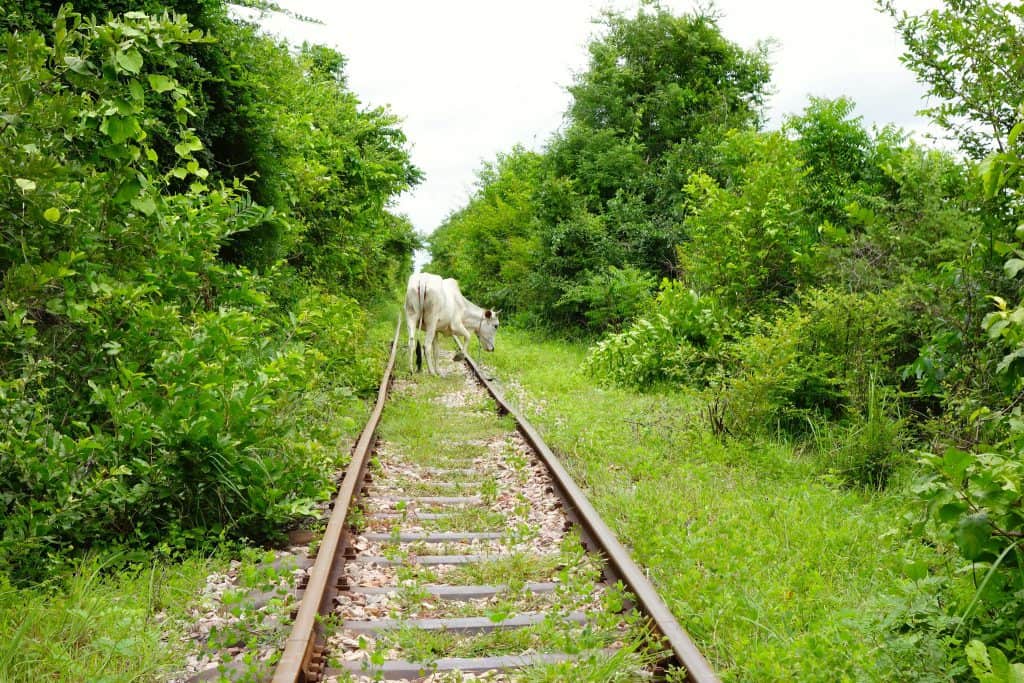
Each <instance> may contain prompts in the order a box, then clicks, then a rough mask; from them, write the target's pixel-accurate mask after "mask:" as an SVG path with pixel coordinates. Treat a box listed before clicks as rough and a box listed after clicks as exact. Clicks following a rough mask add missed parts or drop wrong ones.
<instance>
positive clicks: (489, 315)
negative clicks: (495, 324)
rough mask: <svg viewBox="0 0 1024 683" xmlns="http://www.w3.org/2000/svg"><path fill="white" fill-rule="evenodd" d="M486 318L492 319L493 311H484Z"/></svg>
mask: <svg viewBox="0 0 1024 683" xmlns="http://www.w3.org/2000/svg"><path fill="white" fill-rule="evenodd" d="M484 317H485V318H490V317H491V309H489V308H488V309H487V310H486V311H484Z"/></svg>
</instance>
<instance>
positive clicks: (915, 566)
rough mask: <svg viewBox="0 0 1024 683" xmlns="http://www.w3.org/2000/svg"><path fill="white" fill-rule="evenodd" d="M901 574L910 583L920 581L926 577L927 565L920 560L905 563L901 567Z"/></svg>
mask: <svg viewBox="0 0 1024 683" xmlns="http://www.w3.org/2000/svg"><path fill="white" fill-rule="evenodd" d="M903 573H904V574H906V575H907V578H908V579H910V580H911V581H920V580H921V579H925V578H927V577H928V563H927V562H922V561H920V560H919V561H917V562H907V563H906V564H904V565H903Z"/></svg>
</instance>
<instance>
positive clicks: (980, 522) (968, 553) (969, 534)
mask: <svg viewBox="0 0 1024 683" xmlns="http://www.w3.org/2000/svg"><path fill="white" fill-rule="evenodd" d="M991 537H992V526H991V525H990V524H989V523H988V513H987V512H977V513H975V514H973V515H968V516H967V517H964V518H962V519H961V520H960V523H959V524H957V525H956V529H955V530H954V531H953V540H954V541H956V545H957V547H958V548H960V552H961V554H963V556H964V557H965V558H966V559H968V560H970V561H971V562H974V561H976V560H979V559H981V556H982V553H983V552H984V551H985V546H986V544H987V543H988V540H989V539H990V538H991Z"/></svg>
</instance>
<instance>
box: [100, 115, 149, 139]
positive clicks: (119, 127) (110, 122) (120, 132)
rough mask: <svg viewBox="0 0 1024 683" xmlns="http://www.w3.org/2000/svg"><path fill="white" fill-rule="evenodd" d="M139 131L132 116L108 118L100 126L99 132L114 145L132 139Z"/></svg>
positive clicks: (136, 122)
mask: <svg viewBox="0 0 1024 683" xmlns="http://www.w3.org/2000/svg"><path fill="white" fill-rule="evenodd" d="M140 130H141V129H140V128H139V122H138V121H137V120H136V119H135V117H133V116H108V117H107V118H105V119H103V123H101V124H100V132H102V133H106V134H107V135H109V136H110V140H111V142H114V143H115V144H120V143H122V142H124V141H125V140H129V139H131V138H134V137H135V136H136V135H137V134H138V133H139V132H140Z"/></svg>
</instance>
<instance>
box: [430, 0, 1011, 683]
mask: <svg viewBox="0 0 1024 683" xmlns="http://www.w3.org/2000/svg"><path fill="white" fill-rule="evenodd" d="M896 5H897V3H890V2H880V3H879V8H880V10H881V11H883V12H885V13H888V14H889V15H890V16H891V17H892V18H893V20H894V22H895V24H896V28H897V30H898V31H899V32H900V34H901V35H902V37H903V39H904V41H905V43H906V46H907V50H906V55H905V57H904V61H905V63H906V64H907V65H908V66H909V67H910V68H911V69H912V70H913V71H914V72H915V73H916V74H917V75H918V77H919V79H920V80H921V81H922V83H923V84H924V85H925V87H926V88H927V89H928V91H929V93H930V94H931V95H932V96H933V97H932V99H931V100H930V109H929V110H927V112H928V113H929V114H930V115H931V116H932V118H933V120H934V121H935V123H936V124H938V125H939V126H940V127H942V128H944V129H945V130H946V131H947V132H948V133H949V135H950V137H951V139H953V140H955V141H957V142H958V143H959V144H960V145H961V150H962V154H954V153H949V152H945V151H940V150H937V149H930V148H928V147H925V146H922V145H920V144H918V143H916V142H913V141H911V140H909V139H908V138H907V136H906V135H905V134H903V133H902V132H901V131H899V130H895V129H892V128H883V129H877V128H876V129H871V130H869V129H868V128H866V127H865V126H864V124H863V123H862V121H861V119H860V118H859V117H858V116H857V115H856V112H855V104H854V103H853V102H851V101H850V100H848V99H845V98H840V99H837V100H823V99H816V98H812V99H811V100H810V101H809V103H808V105H807V107H806V109H805V110H804V111H803V112H802V113H800V114H798V115H794V116H791V117H790V118H789V119H788V120H787V121H786V122H785V124H784V125H783V126H782V129H781V130H779V131H764V130H761V129H760V127H759V106H760V103H761V102H762V100H763V93H764V89H765V87H766V83H767V77H768V74H767V69H766V67H765V65H764V64H765V63H764V57H763V55H761V54H758V53H746V52H743V51H742V50H740V49H738V48H737V47H735V46H733V45H732V44H731V43H729V42H728V41H727V40H726V39H725V38H723V37H722V35H721V34H720V32H719V31H718V28H717V26H716V23H715V20H714V18H713V17H709V16H707V15H704V14H695V15H687V16H682V17H674V16H672V15H671V14H670V13H669V12H668V11H666V10H665V9H663V8H661V7H660V6H658V5H657V4H656V3H646V4H644V6H643V8H642V9H641V10H640V11H639V12H638V14H636V15H635V16H633V17H625V16H620V15H609V16H607V17H606V32H605V34H604V35H603V36H602V37H600V38H598V39H597V40H595V41H594V42H593V43H592V44H591V47H590V52H591V61H590V65H589V68H588V69H587V70H586V71H585V72H584V73H582V74H580V75H579V76H578V77H577V79H576V82H575V84H574V85H573V86H572V87H571V88H570V92H571V93H572V95H573V103H572V105H571V106H570V108H569V111H568V113H567V115H566V122H565V126H564V128H563V130H562V131H561V132H560V133H558V134H557V135H555V136H554V137H553V138H552V139H551V140H550V141H549V143H548V144H547V146H546V147H545V149H543V150H542V151H540V152H527V151H524V150H522V149H516V150H513V151H512V152H511V153H509V154H508V155H502V156H499V158H498V160H497V161H496V162H495V163H494V164H490V165H487V166H485V170H484V172H482V173H481V175H480V179H479V189H478V191H477V193H476V194H475V195H474V196H473V197H472V198H471V200H470V202H469V203H468V205H467V206H466V207H464V208H463V209H461V210H460V211H458V212H456V213H454V214H453V215H452V216H451V217H450V218H449V220H448V221H447V222H446V223H445V224H443V225H442V226H441V227H440V228H439V229H438V230H437V232H436V233H435V234H434V236H433V237H432V238H431V243H432V252H433V256H434V262H435V264H437V265H438V266H439V267H440V268H442V269H444V271H445V272H448V273H451V274H452V275H455V276H456V277H460V278H463V279H467V280H472V281H474V282H478V283H480V284H481V287H482V289H483V290H485V291H487V292H489V293H491V294H492V295H493V296H495V297H496V298H501V299H502V304H503V305H504V306H505V307H506V308H507V309H510V310H511V311H513V312H514V314H515V316H516V317H517V319H518V320H519V322H520V323H521V324H533V325H541V326H544V327H547V328H548V329H551V330H554V331H556V332H557V333H560V334H566V335H570V336H577V335H579V334H580V332H581V331H582V332H583V336H585V337H586V336H589V337H590V338H593V336H594V335H595V334H600V335H603V337H602V338H600V339H599V340H598V341H597V342H596V343H595V344H594V345H593V347H592V349H591V352H590V354H589V356H588V358H587V360H586V362H585V364H584V365H585V367H586V369H587V371H588V372H590V373H591V375H592V376H593V377H594V378H596V379H597V380H598V381H601V382H605V383H608V384H619V385H625V386H632V387H638V388H645V389H649V390H668V391H671V390H672V389H673V388H674V387H680V386H689V387H692V388H693V390H695V391H697V392H700V395H701V396H702V397H703V400H704V401H705V409H704V410H703V419H706V420H707V421H708V424H709V426H710V428H711V429H713V430H714V431H715V432H716V433H717V434H719V436H720V437H721V438H725V439H729V438H733V437H739V438H744V439H755V440H756V439H784V440H788V441H791V442H793V443H796V444H800V445H801V448H804V449H806V450H808V451H809V452H811V453H814V454H815V455H816V457H818V458H822V459H823V461H824V462H826V463H827V465H828V467H829V470H830V472H831V473H832V474H831V476H832V480H833V481H835V482H836V483H837V485H840V486H846V487H856V488H860V489H863V490H865V491H868V492H870V491H872V490H878V489H880V488H883V487H886V486H888V485H890V484H891V482H892V481H894V479H893V477H894V475H895V474H897V473H900V472H902V473H903V474H904V475H905V476H902V477H899V478H898V479H897V481H898V482H900V485H901V486H906V484H903V483H902V482H905V481H907V480H908V479H910V478H913V479H914V480H915V483H914V484H913V486H907V487H906V488H907V490H906V492H905V494H906V497H907V519H908V520H909V521H910V522H911V524H910V525H909V528H908V526H904V527H902V528H900V529H899V533H902V534H907V535H909V536H910V537H911V538H919V539H922V540H925V541H926V542H927V543H929V544H931V545H934V547H935V548H936V549H938V550H939V551H940V552H941V553H944V555H943V556H944V557H946V558H948V561H949V564H948V565H944V566H943V565H936V566H934V567H931V568H928V567H922V566H920V565H917V564H914V566H913V569H911V570H908V576H909V578H910V581H909V582H908V585H907V586H905V587H900V588H899V589H898V591H897V592H899V591H902V592H903V593H905V594H907V595H911V596H913V598H912V604H916V605H917V607H915V608H913V609H912V610H911V611H910V612H908V611H906V607H905V605H904V606H901V607H898V608H897V607H894V608H893V612H892V617H891V620H890V623H889V624H887V625H885V626H884V627H883V628H884V629H888V634H889V635H887V636H883V637H884V638H887V639H889V640H890V641H891V642H893V643H896V642H899V643H900V645H899V647H900V648H905V649H903V650H899V652H898V653H897V651H896V650H894V651H893V657H894V659H893V661H892V662H891V665H892V667H893V671H892V672H891V674H892V675H893V676H894V677H896V678H899V679H901V680H902V679H904V678H906V677H908V676H910V677H913V676H917V677H918V678H920V679H922V680H924V679H927V680H931V679H930V678H929V676H931V675H932V674H929V673H928V672H927V671H925V670H924V669H922V670H921V671H918V672H916V673H911V672H912V669H913V667H910V666H908V664H907V663H908V662H912V661H914V659H915V658H917V657H921V658H923V659H928V660H929V661H932V662H935V661H936V653H941V654H939V655H938V657H939V658H940V659H942V660H943V661H944V663H943V664H941V665H939V668H945V669H946V671H947V673H948V674H949V675H953V676H966V675H968V672H973V673H974V674H975V675H976V676H978V677H980V678H981V679H982V680H1000V681H1003V680H1012V679H1011V678H1010V676H1011V673H1010V671H1011V669H1010V668H1009V665H1008V664H1007V663H1006V662H1007V657H1008V658H1009V660H1010V661H1020V660H1021V659H1024V641H1022V639H1021V636H1020V634H1021V633H1022V632H1024V629H1022V625H1024V599H1022V597H1021V596H1022V595H1024V583H1022V580H1024V572H1022V571H1021V566H1022V564H1024V549H1022V548H1021V544H1022V543H1024V516H1022V513H1021V510H1022V509H1024V506H1022V503H1024V499H1022V497H1021V491H1022V490H1024V465H1022V462H1024V459H1022V458H1024V455H1022V454H1024V440H1022V438H1021V434H1022V433H1024V422H1022V420H1021V410H1022V407H1021V396H1022V390H1024V304H1022V303H1021V294H1020V285H1019V277H1020V273H1021V271H1024V248H1021V247H1020V246H1019V243H1020V239H1021V238H1024V234H1022V233H1021V229H1020V228H1019V227H1018V224H1019V222H1020V206H1021V201H1020V190H1021V187H1022V185H1024V181H1022V171H1024V161H1022V158H1024V154H1022V152H1024V147H1022V145H1024V140H1022V139H1021V133H1022V130H1024V123H1022V120H1024V109H1022V106H1024V101H1022V92H1021V90H1020V83H1022V82H1024V80H1022V76H1024V71H1022V70H1024V62H1022V61H1021V59H1020V54H1021V45H1022V44H1024V14H1022V11H1021V7H1020V6H1019V4H1012V3H1001V2H996V1H994V0H968V1H965V2H959V1H958V2H952V1H951V2H950V3H949V6H948V7H946V8H944V9H942V10H937V11H933V12H929V13H927V14H924V15H921V16H910V15H905V14H903V13H902V12H900V11H899V9H898V7H896ZM695 65H699V69H698V70H697V71H694V70H693V67H694V66H695ZM492 240H493V241H492ZM503 245H516V246H515V247H514V248H512V249H505V248H502V247H503ZM658 281H661V282H662V285H661V287H660V290H659V291H658V292H657V293H655V292H654V289H655V287H654V285H655V283H656V282H658ZM652 295H653V296H652ZM895 602H899V600H898V599H895V598H894V604H895ZM908 632H911V633H913V634H914V636H913V638H912V639H906V638H905V637H904V634H906V633H908ZM1004 653H1005V654H1004ZM900 658H903V663H899V662H897V661H896V660H897V659H900Z"/></svg>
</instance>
